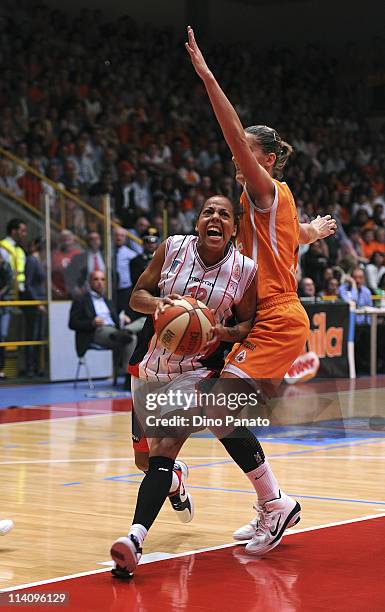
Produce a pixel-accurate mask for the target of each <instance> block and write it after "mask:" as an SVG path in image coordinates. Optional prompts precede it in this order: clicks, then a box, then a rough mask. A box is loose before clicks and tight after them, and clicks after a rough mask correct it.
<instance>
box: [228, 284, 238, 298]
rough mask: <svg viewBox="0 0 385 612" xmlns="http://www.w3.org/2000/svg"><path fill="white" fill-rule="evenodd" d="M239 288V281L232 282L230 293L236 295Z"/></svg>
mask: <svg viewBox="0 0 385 612" xmlns="http://www.w3.org/2000/svg"><path fill="white" fill-rule="evenodd" d="M237 287H238V282H237V281H231V282H230V283H229V293H232V294H233V295H234V294H235V292H236V290H237Z"/></svg>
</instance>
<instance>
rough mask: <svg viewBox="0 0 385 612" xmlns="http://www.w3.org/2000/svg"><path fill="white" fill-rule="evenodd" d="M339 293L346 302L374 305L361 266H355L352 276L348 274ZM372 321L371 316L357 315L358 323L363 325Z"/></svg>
mask: <svg viewBox="0 0 385 612" xmlns="http://www.w3.org/2000/svg"><path fill="white" fill-rule="evenodd" d="M339 295H340V298H341V299H342V300H344V302H349V303H351V302H353V303H354V304H355V306H356V307H357V308H364V307H365V306H372V305H373V302H372V296H371V292H370V289H368V287H366V286H365V273H364V271H363V270H362V269H361V268H355V269H354V270H353V273H352V276H351V277H349V276H347V277H346V278H345V282H344V283H342V285H341V287H340V289H339ZM369 322H370V317H368V316H366V315H357V316H356V323H357V324H358V325H362V324H365V323H369Z"/></svg>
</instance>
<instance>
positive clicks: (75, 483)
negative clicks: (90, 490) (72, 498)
mask: <svg viewBox="0 0 385 612" xmlns="http://www.w3.org/2000/svg"><path fill="white" fill-rule="evenodd" d="M79 484H82V483H81V482H63V484H62V487H71V486H72V485H79Z"/></svg>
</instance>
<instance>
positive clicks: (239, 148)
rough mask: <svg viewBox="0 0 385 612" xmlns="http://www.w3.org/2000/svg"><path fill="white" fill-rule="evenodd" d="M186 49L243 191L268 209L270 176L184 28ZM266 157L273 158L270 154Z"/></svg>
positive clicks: (271, 189)
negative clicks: (208, 99) (202, 85)
mask: <svg viewBox="0 0 385 612" xmlns="http://www.w3.org/2000/svg"><path fill="white" fill-rule="evenodd" d="M187 34H188V42H187V43H186V45H185V46H186V49H187V51H188V52H189V54H190V58H191V61H192V63H193V66H194V68H195V71H196V73H197V74H198V76H200V78H201V79H202V81H203V83H204V86H205V87H206V91H207V94H208V96H209V98H210V102H211V105H212V107H213V110H214V113H215V115H216V117H217V119H218V122H219V125H220V126H221V129H222V132H223V135H224V137H225V139H226V142H227V144H228V145H229V147H230V149H231V152H232V154H233V156H234V158H235V161H236V162H237V164H238V166H239V168H240V170H241V172H242V174H243V176H244V178H245V181H246V185H247V190H248V192H249V194H250V196H251V197H252V199H253V200H255V201H256V202H258V206H259V208H270V206H271V205H272V204H273V199H274V183H273V181H272V178H271V176H270V174H269V173H268V172H267V171H266V170H265V168H263V167H262V166H261V165H260V164H259V163H258V161H257V160H256V158H255V156H254V154H253V152H252V150H251V148H250V146H249V144H248V142H247V138H246V134H245V131H244V128H243V125H242V123H241V121H240V119H239V117H238V115H237V113H236V112H235V109H234V107H233V106H232V104H231V102H230V101H229V100H228V98H227V97H226V95H225V94H224V92H223V91H222V89H221V87H220V86H219V84H218V82H217V81H216V80H215V77H214V75H213V73H212V72H211V71H210V70H209V68H208V66H207V64H206V61H205V59H204V57H203V55H202V52H201V51H200V49H199V47H198V45H197V43H196V40H195V37H194V32H193V30H192V28H191V27H190V26H189V27H188V28H187ZM270 155H275V154H274V153H272V154H270Z"/></svg>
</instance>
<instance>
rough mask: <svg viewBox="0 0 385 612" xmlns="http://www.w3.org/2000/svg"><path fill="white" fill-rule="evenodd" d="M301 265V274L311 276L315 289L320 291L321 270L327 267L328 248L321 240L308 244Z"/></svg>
mask: <svg viewBox="0 0 385 612" xmlns="http://www.w3.org/2000/svg"><path fill="white" fill-rule="evenodd" d="M301 266H302V273H303V275H304V276H309V277H310V278H312V279H313V281H314V283H315V286H316V291H320V289H321V288H322V275H323V271H324V269H325V268H327V267H329V258H328V250H327V246H326V243H325V242H324V241H323V240H316V241H315V242H313V244H311V245H310V246H309V249H308V251H307V252H306V253H305V255H303V257H302V261H301Z"/></svg>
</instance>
